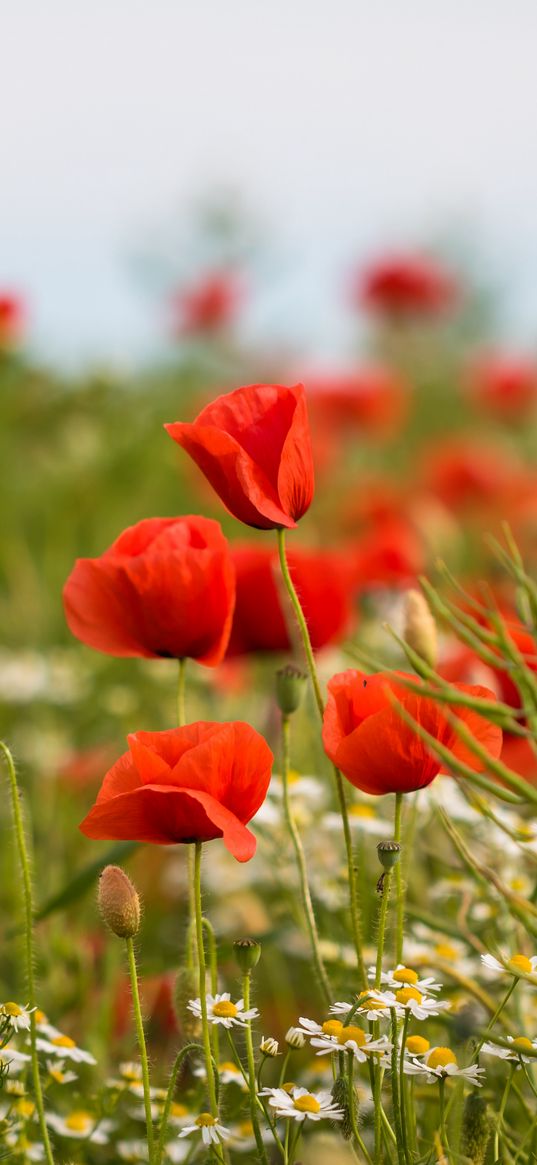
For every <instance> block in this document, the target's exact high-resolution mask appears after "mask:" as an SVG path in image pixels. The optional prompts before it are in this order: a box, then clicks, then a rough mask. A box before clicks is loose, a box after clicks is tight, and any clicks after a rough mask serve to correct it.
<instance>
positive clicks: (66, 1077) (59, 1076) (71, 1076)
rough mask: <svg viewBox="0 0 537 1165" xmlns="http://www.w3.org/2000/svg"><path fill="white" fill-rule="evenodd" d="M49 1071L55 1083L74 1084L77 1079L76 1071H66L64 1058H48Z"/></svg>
mask: <svg viewBox="0 0 537 1165" xmlns="http://www.w3.org/2000/svg"><path fill="white" fill-rule="evenodd" d="M46 1065H47V1072H48V1074H49V1076H50V1078H51V1080H53V1081H54V1083H55V1084H72V1083H73V1080H76V1079H77V1075H76V1072H71V1071H69V1070H68V1071H67V1072H66V1071H65V1068H64V1061H63V1060H47V1061H46Z"/></svg>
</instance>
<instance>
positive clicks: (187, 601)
mask: <svg viewBox="0 0 537 1165" xmlns="http://www.w3.org/2000/svg"><path fill="white" fill-rule="evenodd" d="M63 600H64V607H65V615H66V619H67V623H68V625H69V627H70V629H71V631H72V632H73V635H76V636H77V638H78V639H81V640H82V642H83V643H87V644H88V646H89V647H94V648H95V649H96V650H97V651H104V652H106V653H107V654H108V655H117V656H142V657H145V658H158V657H166V658H174V659H183V658H186V657H189V658H192V659H196V660H198V662H199V663H203V664H206V665H207V667H215V665H216V664H217V663H219V662H220V660H221V659H222V657H223V655H224V653H225V650H226V647H227V643H228V639H229V633H230V630H231V619H232V615H233V606H234V602H235V582H234V575H233V566H232V563H231V558H230V554H229V546H228V543H227V541H226V539H225V538H224V535H223V534H222V531H221V529H220V526H219V525H218V522H213V521H211V520H210V519H209V518H201V517H197V516H193V517H182V518H146V519H144V520H143V521H142V522H138V523H137V525H135V526H130V527H129V528H128V529H127V530H124V531H123V533H122V534H120V536H119V538H117V539H116V541H115V542H114V543H113V544H112V546H110V547H109V549H108V550H106V551H105V552H104V554H102V555H101V556H100V558H79V559H78V560H77V562H76V563H75V566H74V568H73V571H72V572H71V574H70V576H69V578H68V580H67V582H66V584H65V587H64V592H63Z"/></svg>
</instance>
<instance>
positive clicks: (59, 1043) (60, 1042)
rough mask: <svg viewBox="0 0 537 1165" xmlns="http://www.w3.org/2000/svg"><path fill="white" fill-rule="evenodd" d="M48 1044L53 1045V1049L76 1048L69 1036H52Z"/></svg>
mask: <svg viewBox="0 0 537 1165" xmlns="http://www.w3.org/2000/svg"><path fill="white" fill-rule="evenodd" d="M50 1042H51V1044H54V1047H55V1048H76V1044H75V1041H74V1040H72V1039H71V1036H54V1039H53V1040H51V1041H50Z"/></svg>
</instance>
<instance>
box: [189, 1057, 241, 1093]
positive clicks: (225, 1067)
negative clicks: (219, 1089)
mask: <svg viewBox="0 0 537 1165" xmlns="http://www.w3.org/2000/svg"><path fill="white" fill-rule="evenodd" d="M194 1076H199V1078H200V1080H205V1079H206V1078H207V1072H206V1069H205V1065H204V1064H200V1065H199V1067H198V1068H194ZM218 1077H219V1080H220V1083H221V1084H240V1086H241V1088H246V1084H245V1082H244V1077H243V1075H242V1072H241V1070H240V1068H237V1065H236V1064H234V1063H233V1061H232V1060H222V1061H221V1062H220V1064H219V1065H218Z"/></svg>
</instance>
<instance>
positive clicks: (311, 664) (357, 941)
mask: <svg viewBox="0 0 537 1165" xmlns="http://www.w3.org/2000/svg"><path fill="white" fill-rule="evenodd" d="M277 535H278V551H279V556H280V567H281V572H282V578H283V581H284V583H285V586H286V589H287V593H288V595H289V598H290V600H291V604H292V606H293V610H294V612H295V615H296V619H297V623H298V626H299V630H300V635H301V638H302V643H303V646H304V652H305V655H306V660H307V664H308V670H309V674H310V679H311V683H312V686H313V692H314V695H315V702H316V704H317V709H318V712H319V716H320V717H321V720H322V719H323V715H324V700H323V695H322V692H321V685H320V683H319V677H318V675H317V668H316V665H315V657H314V654H313V648H312V646H311V639H310V635H309V631H308V625H307V623H306V620H305V618H304V612H303V610H302V607H301V604H300V599H299V597H298V595H297V593H296V590H295V586H294V583H293V580H292V578H291V575H290V573H289V566H288V563H287V557H286V553H285V530H278V531H277ZM334 780H335V785H336V793H337V799H338V804H339V811H340V813H341V820H342V822H343V837H344V840H345V851H346V855H347V871H348V879H349V893H350V907H351V921H352V934H353V939H354V947H355V950H356V959H357V962H358V968H359V971H360V977H361V980H362V986H363V987H367V971H366V967H365V962H364V956H363V951H362V937H361V912H360V904H359V900H358V890H357V886H356V874H355V870H354V857H353V851H352V837H351V831H350V825H349V814H348V811H347V802H346V800H345V791H344V788H343V779H342V776H341V773H340V772H339V770H338V769H337V768H336V766H335V765H334Z"/></svg>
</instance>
